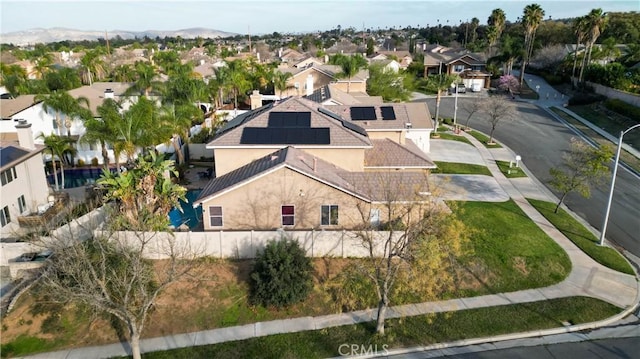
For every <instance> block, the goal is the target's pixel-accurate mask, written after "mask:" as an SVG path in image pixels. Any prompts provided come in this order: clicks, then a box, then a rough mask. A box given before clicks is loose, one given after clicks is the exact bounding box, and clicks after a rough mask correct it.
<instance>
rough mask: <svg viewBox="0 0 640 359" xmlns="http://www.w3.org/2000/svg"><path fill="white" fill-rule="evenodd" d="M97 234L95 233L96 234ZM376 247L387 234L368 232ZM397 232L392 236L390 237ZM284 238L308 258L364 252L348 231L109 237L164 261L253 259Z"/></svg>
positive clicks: (126, 234)
mask: <svg viewBox="0 0 640 359" xmlns="http://www.w3.org/2000/svg"><path fill="white" fill-rule="evenodd" d="M99 234H100V233H96V235H99ZM370 235H371V236H372V238H374V242H375V243H376V244H377V246H376V247H375V248H374V254H375V255H382V254H383V252H382V244H383V243H384V240H385V239H386V238H388V236H389V232H382V231H380V232H371V233H370ZM400 235H401V233H400V232H397V233H394V238H397V237H398V236H400ZM282 236H287V237H289V238H292V239H294V240H297V241H298V243H300V245H301V246H302V247H303V248H304V249H305V251H306V253H307V255H308V256H310V257H343V258H346V257H366V256H369V251H368V249H367V248H366V247H365V246H364V245H363V242H362V239H361V238H359V237H358V235H357V234H356V233H354V232H349V231H313V230H312V231H286V232H284V231H215V232H176V233H173V235H171V234H169V233H163V232H160V233H136V232H116V233H114V234H112V238H114V239H116V240H118V241H121V242H125V243H128V244H130V245H136V243H140V241H143V240H144V241H145V242H146V243H147V244H146V253H145V254H146V256H147V257H148V258H150V259H163V258H168V257H169V254H170V253H176V252H177V253H180V254H186V256H188V257H207V256H209V257H217V258H254V257H255V256H256V254H257V253H258V251H260V250H262V249H263V248H264V247H265V245H266V244H267V242H268V241H270V240H273V239H279V238H281V237H282Z"/></svg>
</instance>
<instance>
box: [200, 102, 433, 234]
mask: <svg viewBox="0 0 640 359" xmlns="http://www.w3.org/2000/svg"><path fill="white" fill-rule="evenodd" d="M429 119H430V116H429V112H428V109H427V107H426V105H425V104H424V103H411V104H382V105H372V106H357V107H348V106H322V105H320V104H318V103H316V102H313V101H310V100H307V99H303V98H299V97H292V98H289V99H286V100H283V101H281V102H279V103H275V104H273V103H272V104H269V105H266V106H263V107H261V108H258V109H256V110H253V111H250V112H247V113H246V114H244V115H241V116H239V117H237V118H235V119H234V120H232V121H230V122H229V123H228V124H227V125H226V126H225V127H223V128H222V129H221V130H220V131H219V132H218V134H217V135H216V137H215V138H214V140H213V141H211V142H210V143H209V144H208V145H207V148H209V149H212V150H213V151H214V155H215V159H216V161H215V174H216V177H215V178H214V179H212V180H211V181H210V182H209V183H208V184H207V186H206V187H205V188H204V189H203V190H202V192H201V193H200V196H199V198H198V199H197V200H196V201H195V203H194V205H202V208H203V222H204V230H205V231H219V230H247V229H251V230H274V229H280V228H282V229H304V230H308V229H313V228H315V229H326V230H336V229H345V228H354V227H356V226H358V225H359V224H360V225H361V224H362V221H363V215H364V217H366V218H369V216H371V217H370V218H371V220H375V219H376V218H378V219H379V218H380V211H384V206H382V205H381V203H383V202H384V201H385V199H386V198H387V197H388V195H389V193H391V192H392V193H393V194H394V196H396V199H397V200H398V201H401V200H415V198H416V196H426V195H427V194H428V192H429V185H428V181H427V178H428V175H429V172H430V170H431V169H432V168H435V165H434V163H433V162H432V161H431V160H430V159H429V157H428V156H427V155H426V153H425V152H423V151H422V150H421V149H420V147H419V146H418V145H417V144H416V143H415V142H414V141H413V140H412V139H411V138H412V136H411V134H410V132H411V131H412V130H413V129H414V128H415V129H416V130H417V131H422V132H423V134H424V135H426V141H428V133H429V132H430V131H431V130H432V127H431V126H432V125H431V121H430V120H429ZM408 124H410V126H408ZM423 145H424V144H423ZM427 147H428V145H427ZM363 208H368V210H367V213H365V214H363V212H362V211H363Z"/></svg>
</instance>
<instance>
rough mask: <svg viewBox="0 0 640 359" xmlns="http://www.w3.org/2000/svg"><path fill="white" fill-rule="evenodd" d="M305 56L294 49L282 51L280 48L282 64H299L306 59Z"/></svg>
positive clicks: (279, 55)
mask: <svg viewBox="0 0 640 359" xmlns="http://www.w3.org/2000/svg"><path fill="white" fill-rule="evenodd" d="M304 57H305V55H304V54H302V53H300V52H298V51H297V50H294V49H284V50H283V49H282V48H280V50H278V58H279V59H280V61H282V62H286V63H290V64H294V63H297V62H298V61H300V60H302V59H304Z"/></svg>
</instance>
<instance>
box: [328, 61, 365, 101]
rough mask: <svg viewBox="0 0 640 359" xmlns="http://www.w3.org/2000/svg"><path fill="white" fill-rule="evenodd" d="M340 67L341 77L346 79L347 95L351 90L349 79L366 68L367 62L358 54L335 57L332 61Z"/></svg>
mask: <svg viewBox="0 0 640 359" xmlns="http://www.w3.org/2000/svg"><path fill="white" fill-rule="evenodd" d="M333 62H334V63H335V64H336V65H338V66H340V69H341V71H342V72H341V73H340V76H341V77H346V78H347V93H349V91H350V90H351V78H352V77H353V76H355V75H356V74H357V73H358V72H359V71H360V69H362V68H364V67H366V64H367V60H365V58H364V57H362V55H360V54H356V55H354V56H344V55H336V56H335V58H334V61H333Z"/></svg>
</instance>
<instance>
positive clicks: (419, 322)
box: [144, 297, 620, 359]
mask: <svg viewBox="0 0 640 359" xmlns="http://www.w3.org/2000/svg"><path fill="white" fill-rule="evenodd" d="M619 311H620V309H619V308H617V307H615V306H613V305H611V304H609V303H606V302H603V301H600V300H598V299H594V298H587V297H571V298H560V299H552V300H548V301H541V302H533V303H525V304H513V305H506V306H499V307H488V308H480V309H470V310H461V311H456V312H448V313H439V314H432V315H420V316H414V317H405V318H398V319H389V320H387V322H386V329H385V336H384V337H380V336H377V335H375V334H374V332H375V324H374V323H371V322H370V323H362V324H357V325H349V326H341V327H334V328H329V329H322V330H313V331H306V332H298V333H290V334H277V335H271V336H267V337H260V338H252V339H247V340H240V341H234V342H227V343H221V344H214V345H205V346H197V347H188V348H183V349H174V350H170V351H165V352H153V353H148V354H145V355H144V358H149V359H163V358H233V357H235V358H258V357H259V358H274V359H276V358H326V357H335V356H339V355H340V354H344V347H342V349H343V350H342V353H341V352H340V346H341V345H342V344H348V345H351V344H355V345H358V346H364V348H365V349H368V348H370V346H371V348H376V347H377V350H378V353H382V352H383V351H384V349H395V348H403V347H411V346H418V345H430V344H435V343H443V342H450V341H454V340H461V339H468V338H479V337H487V336H493V335H500V334H508V333H513V332H521V331H530V330H541V329H550V328H557V327H562V326H563V322H569V323H571V324H580V323H588V322H593V321H598V320H602V319H605V318H608V317H611V316H613V315H615V314H617V313H618V312H619ZM372 350H375V349H372Z"/></svg>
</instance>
